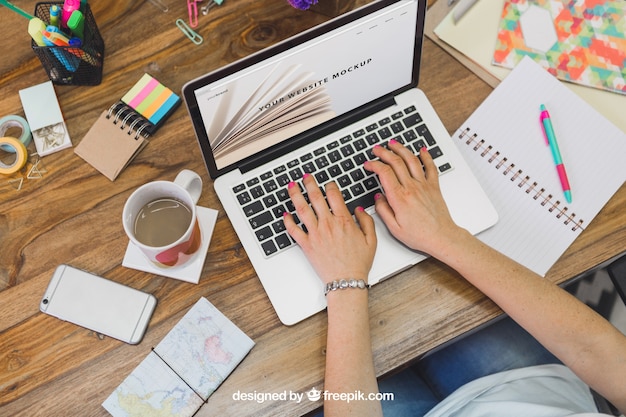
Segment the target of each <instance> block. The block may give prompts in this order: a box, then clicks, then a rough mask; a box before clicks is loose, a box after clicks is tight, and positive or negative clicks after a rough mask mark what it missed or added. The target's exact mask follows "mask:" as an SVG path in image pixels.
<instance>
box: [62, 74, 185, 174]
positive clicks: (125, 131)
mask: <svg viewBox="0 0 626 417" xmlns="http://www.w3.org/2000/svg"><path fill="white" fill-rule="evenodd" d="M180 102H181V101H180V97H179V96H178V95H177V94H175V93H174V92H173V91H172V90H170V89H169V88H167V87H165V86H164V85H163V84H161V83H160V82H159V81H157V80H156V79H155V78H153V77H152V76H150V75H148V74H144V75H143V76H142V77H141V79H140V80H139V81H138V82H137V83H136V84H135V85H134V86H133V87H132V88H131V89H130V90H128V92H127V93H126V94H124V96H123V97H122V98H121V99H120V100H119V101H117V102H116V103H115V104H113V105H112V106H111V107H110V108H109V109H108V110H105V111H103V112H102V113H101V114H100V117H99V118H98V120H96V122H95V123H94V124H93V126H92V127H91V129H90V130H89V132H87V135H85V137H84V138H83V140H82V141H81V142H80V144H79V145H78V146H77V147H76V149H75V150H74V152H76V154H77V155H78V156H80V157H81V158H83V159H84V160H85V161H87V162H88V163H90V164H91V165H92V166H93V167H94V168H96V169H97V170H98V171H100V172H101V173H102V174H104V175H105V176H106V177H107V178H109V179H110V180H111V181H113V180H115V178H117V176H118V175H119V174H120V172H122V170H123V169H124V168H125V167H126V166H127V165H128V164H129V163H130V162H131V161H132V160H133V158H134V157H135V156H136V155H137V154H138V153H139V152H140V151H141V150H142V149H143V147H144V146H146V145H147V144H148V141H147V138H148V136H150V135H151V134H153V133H154V132H156V130H157V129H158V128H159V127H160V126H161V125H162V124H163V122H165V120H166V119H167V118H168V117H169V115H171V114H172V113H173V112H174V110H176V108H177V107H178V105H179V104H180Z"/></svg>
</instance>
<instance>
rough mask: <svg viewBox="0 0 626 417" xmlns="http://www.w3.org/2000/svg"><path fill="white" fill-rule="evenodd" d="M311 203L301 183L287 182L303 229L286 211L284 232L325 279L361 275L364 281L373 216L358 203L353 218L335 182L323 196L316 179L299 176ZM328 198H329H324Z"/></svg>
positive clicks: (371, 253) (371, 252) (373, 249)
mask: <svg viewBox="0 0 626 417" xmlns="http://www.w3.org/2000/svg"><path fill="white" fill-rule="evenodd" d="M302 182H303V184H304V186H305V188H306V192H307V194H308V198H309V201H310V202H311V206H312V208H311V206H309V204H308V203H307V202H306V200H305V198H304V196H303V195H302V192H301V191H300V187H299V186H298V185H297V184H296V183H294V182H292V183H290V184H289V185H288V190H289V196H290V197H291V200H292V201H293V204H294V206H295V208H296V213H297V215H298V217H299V218H300V220H301V221H302V223H303V224H304V226H305V227H306V230H307V231H306V232H305V231H304V230H303V229H302V228H300V227H299V226H298V225H296V223H295V221H294V218H293V216H292V215H291V214H290V213H287V212H285V214H284V222H285V227H286V228H287V232H288V233H289V234H290V235H291V236H292V237H293V238H294V240H295V241H296V242H297V243H298V245H300V247H301V248H302V250H303V251H304V254H305V255H306V257H307V258H308V259H309V262H310V263H311V265H313V268H314V269H315V271H316V272H317V274H318V276H319V277H320V278H321V280H322V281H323V282H324V283H327V282H330V281H333V280H336V279H348V278H354V279H363V280H365V281H366V282H367V276H368V274H369V270H370V268H371V267H372V262H373V261H374V253H375V252H376V233H375V232H374V220H373V219H372V218H371V217H370V216H369V214H367V213H366V212H365V211H363V208H360V207H358V208H357V209H356V210H355V213H354V214H355V217H356V220H357V222H358V224H357V222H355V221H354V219H353V218H352V215H351V214H350V212H349V211H348V208H347V207H346V204H345V203H344V201H343V197H342V195H341V192H340V191H339V188H338V187H337V185H336V184H335V183H329V184H327V185H326V199H324V195H323V194H322V191H321V190H320V188H319V186H318V185H317V183H316V181H315V179H314V178H313V177H312V176H311V175H308V174H305V175H304V177H303V178H302ZM327 201H328V202H327Z"/></svg>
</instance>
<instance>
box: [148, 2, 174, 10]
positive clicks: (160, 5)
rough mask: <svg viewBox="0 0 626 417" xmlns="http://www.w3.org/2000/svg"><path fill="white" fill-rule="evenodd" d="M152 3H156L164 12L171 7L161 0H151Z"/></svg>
mask: <svg viewBox="0 0 626 417" xmlns="http://www.w3.org/2000/svg"><path fill="white" fill-rule="evenodd" d="M149 1H150V3H152V4H154V5H155V6H156V7H158V8H159V9H161V11H162V12H163V13H165V12H167V11H168V10H169V9H170V8H169V7H168V6H167V4H165V3H163V2H162V1H161V0H149Z"/></svg>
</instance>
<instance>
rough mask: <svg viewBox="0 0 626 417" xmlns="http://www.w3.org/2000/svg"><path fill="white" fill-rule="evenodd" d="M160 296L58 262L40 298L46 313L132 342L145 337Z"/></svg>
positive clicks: (40, 307)
mask: <svg viewBox="0 0 626 417" xmlns="http://www.w3.org/2000/svg"><path fill="white" fill-rule="evenodd" d="M156 303H157V300H156V298H155V297H154V296H153V295H152V294H148V293H145V292H143V291H139V290H136V289H134V288H131V287H128V286H126V285H122V284H120V283H117V282H114V281H111V280H108V279H105V278H102V277H99V276H97V275H94V274H90V273H89V272H85V271H82V270H80V269H77V268H74V267H71V266H69V265H59V266H58V267H57V269H56V270H55V271H54V275H53V276H52V279H51V280H50V284H48V288H47V289H46V292H45V294H44V296H43V298H42V299H41V303H40V304H39V309H40V310H41V311H42V312H43V313H46V314H49V315H51V316H54V317H57V318H59V319H61V320H64V321H68V322H71V323H74V324H77V325H79V326H82V327H85V328H87V329H89V330H93V331H95V332H98V333H102V334H104V335H107V336H110V337H113V338H115V339H118V340H121V341H123V342H126V343H130V344H137V343H139V342H140V341H141V339H142V338H143V335H144V333H145V331H146V329H147V327H148V322H149V321H150V317H152V313H153V312H154V308H155V307H156Z"/></svg>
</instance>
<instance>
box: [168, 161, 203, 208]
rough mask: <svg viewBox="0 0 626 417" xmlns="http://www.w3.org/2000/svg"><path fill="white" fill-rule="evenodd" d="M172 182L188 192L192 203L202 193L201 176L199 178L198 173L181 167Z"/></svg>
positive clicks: (195, 201) (196, 200)
mask: <svg viewBox="0 0 626 417" xmlns="http://www.w3.org/2000/svg"><path fill="white" fill-rule="evenodd" d="M174 183H176V184H178V185H180V186H181V187H183V188H184V189H185V190H187V192H189V194H190V195H191V198H192V200H193V202H194V204H196V203H197V202H198V199H200V194H202V178H200V175H198V174H196V173H195V172H194V171H191V170H189V169H183V170H182V171H180V172H179V173H178V175H176V178H174Z"/></svg>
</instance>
